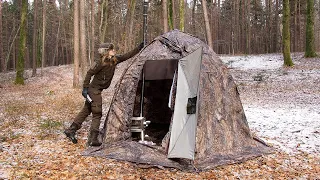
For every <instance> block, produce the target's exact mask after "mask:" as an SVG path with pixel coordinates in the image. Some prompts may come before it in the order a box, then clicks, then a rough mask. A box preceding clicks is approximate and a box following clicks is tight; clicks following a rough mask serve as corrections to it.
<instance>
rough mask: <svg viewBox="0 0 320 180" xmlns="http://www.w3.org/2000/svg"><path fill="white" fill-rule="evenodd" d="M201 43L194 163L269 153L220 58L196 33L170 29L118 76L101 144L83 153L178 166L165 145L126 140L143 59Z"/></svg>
mask: <svg viewBox="0 0 320 180" xmlns="http://www.w3.org/2000/svg"><path fill="white" fill-rule="evenodd" d="M199 47H203V55H202V64H201V73H200V82H199V83H200V85H199V91H200V95H199V97H198V101H199V115H198V122H197V123H198V124H197V132H196V154H195V160H194V166H196V167H197V168H198V169H199V170H206V169H212V168H214V167H216V166H219V165H223V164H231V163H237V162H243V161H245V160H247V159H251V158H253V157H257V156H261V155H262V154H265V153H269V152H270V148H269V147H267V146H266V144H265V143H262V141H257V138H255V137H253V136H252V134H251V132H250V129H249V126H248V123H247V119H246V116H245V113H244V110H243V107H242V104H241V101H240V96H239V93H238V91H237V85H236V84H235V82H234V80H233V77H232V76H231V74H230V73H229V71H228V69H227V67H226V66H225V65H224V64H223V62H222V61H221V60H220V58H219V57H218V56H217V55H216V54H215V53H214V52H213V50H212V49H211V48H210V47H209V46H208V45H206V44H205V43H204V42H202V41H201V40H200V39H198V38H196V37H194V36H192V35H190V34H186V33H183V32H180V31H178V30H173V31H170V32H168V33H165V34H163V35H161V36H159V37H157V38H155V39H154V40H153V41H152V42H151V43H150V44H149V45H148V46H147V47H145V48H144V49H143V50H142V51H141V52H140V53H139V54H138V56H136V57H135V58H133V59H132V60H131V61H130V65H129V67H128V68H127V69H126V70H125V72H124V73H123V75H122V77H121V78H120V80H119V83H118V86H117V87H116V90H115V95H114V97H113V99H112V102H111V106H110V109H109V112H108V114H107V117H106V123H105V126H104V130H103V133H104V135H103V137H104V143H105V147H104V148H103V149H100V150H99V151H97V150H95V151H94V152H93V151H90V149H88V150H87V151H86V152H85V154H86V155H94V156H103V157H109V158H113V159H119V160H126V161H130V162H136V163H145V164H151V165H154V166H157V165H159V166H161V165H164V164H165V166H167V167H176V162H175V161H171V160H170V161H171V164H170V161H169V159H167V158H166V153H165V152H164V151H153V152H152V153H155V154H149V153H150V152H149V150H147V147H143V148H142V147H141V146H139V145H137V144H138V143H137V142H130V138H131V133H130V123H131V121H130V118H131V117H132V115H133V108H134V107H133V106H134V102H135V98H136V97H135V94H136V90H137V86H138V82H139V79H140V76H141V72H142V68H143V65H144V63H145V62H146V61H147V60H161V59H181V58H183V57H185V56H186V55H188V54H190V53H192V52H193V51H195V50H197V49H198V48H199ZM128 142H130V143H128ZM135 143H136V145H135V146H133V145H132V144H135ZM129 144H130V145H129ZM114 152H116V153H114Z"/></svg>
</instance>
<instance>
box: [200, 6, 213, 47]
mask: <svg viewBox="0 0 320 180" xmlns="http://www.w3.org/2000/svg"><path fill="white" fill-rule="evenodd" d="M202 8H203V16H204V22H205V25H206V35H207V41H208V45H209V46H210V47H211V48H213V43H212V37H211V30H210V24H209V17H208V11H207V1H206V0H202Z"/></svg>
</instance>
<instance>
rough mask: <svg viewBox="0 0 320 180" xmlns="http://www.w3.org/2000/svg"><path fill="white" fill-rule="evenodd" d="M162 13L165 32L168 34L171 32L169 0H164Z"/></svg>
mask: <svg viewBox="0 0 320 180" xmlns="http://www.w3.org/2000/svg"><path fill="white" fill-rule="evenodd" d="M162 13H163V17H162V19H163V32H164V33H166V32H168V31H169V27H168V8H167V0H162Z"/></svg>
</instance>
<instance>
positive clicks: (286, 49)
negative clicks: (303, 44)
mask: <svg viewBox="0 0 320 180" xmlns="http://www.w3.org/2000/svg"><path fill="white" fill-rule="evenodd" d="M282 25H283V30H282V41H283V59H284V65H285V66H293V62H292V59H291V55H290V6H289V0H283V17H282Z"/></svg>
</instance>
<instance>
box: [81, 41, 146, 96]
mask: <svg viewBox="0 0 320 180" xmlns="http://www.w3.org/2000/svg"><path fill="white" fill-rule="evenodd" d="M141 49H142V46H141V45H140V46H138V47H136V48H135V49H134V50H132V51H130V52H128V53H126V54H123V55H116V56H114V57H113V58H112V59H111V60H108V61H107V62H105V61H104V60H105V59H106V57H102V59H101V61H99V62H95V63H93V65H92V66H91V68H90V69H89V70H88V72H87V74H86V77H85V79H84V82H83V87H84V88H88V87H92V88H95V89H99V90H103V89H106V88H108V87H109V86H110V83H111V80H112V77H113V75H114V71H115V69H116V66H117V64H119V63H121V62H123V61H125V60H127V59H130V58H131V57H133V56H134V55H136V54H137V53H138V52H139V51H140V50H141ZM92 76H94V77H93V80H92V81H91V82H90V80H91V77H92Z"/></svg>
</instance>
